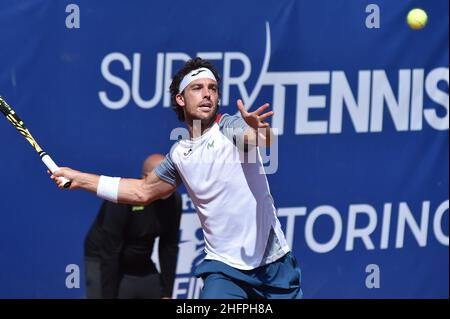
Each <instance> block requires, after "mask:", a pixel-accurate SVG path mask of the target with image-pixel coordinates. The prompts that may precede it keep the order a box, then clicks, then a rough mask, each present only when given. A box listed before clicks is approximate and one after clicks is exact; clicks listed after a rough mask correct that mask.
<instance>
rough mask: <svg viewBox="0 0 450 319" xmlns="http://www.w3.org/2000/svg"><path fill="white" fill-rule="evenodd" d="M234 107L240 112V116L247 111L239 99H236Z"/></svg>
mask: <svg viewBox="0 0 450 319" xmlns="http://www.w3.org/2000/svg"><path fill="white" fill-rule="evenodd" d="M236 105H237V107H238V109H239V111H240V112H241V114H242V115H244V114H246V113H247V110H246V109H245V106H244V103H242V100H241V99H238V100H237V102H236Z"/></svg>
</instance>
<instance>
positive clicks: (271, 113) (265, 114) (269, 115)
mask: <svg viewBox="0 0 450 319" xmlns="http://www.w3.org/2000/svg"><path fill="white" fill-rule="evenodd" d="M272 115H273V111H270V112H267V113H264V114H263V115H260V116H259V120H260V121H264V120H265V119H267V118H269V117H271V116H272Z"/></svg>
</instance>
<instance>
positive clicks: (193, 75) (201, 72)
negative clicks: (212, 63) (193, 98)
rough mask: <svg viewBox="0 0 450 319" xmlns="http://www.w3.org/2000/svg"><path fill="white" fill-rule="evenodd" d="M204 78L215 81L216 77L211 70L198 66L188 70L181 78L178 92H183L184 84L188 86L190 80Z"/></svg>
mask: <svg viewBox="0 0 450 319" xmlns="http://www.w3.org/2000/svg"><path fill="white" fill-rule="evenodd" d="M204 78H206V79H211V80H214V81H217V79H216V77H215V76H214V74H213V73H212V72H211V70H210V69H208V68H199V69H196V70H193V71H191V72H189V73H188V74H186V75H185V76H184V78H183V80H182V81H181V83H180V89H179V90H178V93H181V92H183V90H184V89H185V88H186V86H188V85H189V84H190V83H191V82H192V81H195V80H198V79H204Z"/></svg>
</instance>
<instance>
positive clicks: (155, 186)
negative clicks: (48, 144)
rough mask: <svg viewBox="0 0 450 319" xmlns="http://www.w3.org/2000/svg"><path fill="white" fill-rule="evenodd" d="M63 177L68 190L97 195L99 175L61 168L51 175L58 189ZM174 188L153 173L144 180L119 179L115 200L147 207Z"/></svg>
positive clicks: (61, 186)
mask: <svg viewBox="0 0 450 319" xmlns="http://www.w3.org/2000/svg"><path fill="white" fill-rule="evenodd" d="M60 176H63V177H65V178H67V179H70V180H71V181H72V184H71V186H70V189H83V190H86V191H89V192H92V193H94V194H97V188H98V184H99V181H100V176H99V175H94V174H88V173H83V172H80V171H76V170H73V169H71V168H68V167H61V168H60V169H59V170H58V171H57V172H55V173H53V175H52V176H51V179H52V180H54V181H55V183H56V184H57V185H58V187H59V188H61V189H63V185H62V183H61V182H60V181H59V179H58V177H60ZM175 189H176V186H175V185H172V184H170V183H168V182H166V181H164V180H162V179H160V178H159V177H158V176H157V175H156V174H155V173H154V172H151V173H150V174H148V175H147V176H146V177H145V179H131V178H121V179H120V183H119V190H118V193H117V200H118V202H119V203H121V204H131V205H148V204H150V203H151V202H153V201H155V200H157V199H160V198H162V197H165V196H167V195H169V194H170V193H172V192H173V191H175Z"/></svg>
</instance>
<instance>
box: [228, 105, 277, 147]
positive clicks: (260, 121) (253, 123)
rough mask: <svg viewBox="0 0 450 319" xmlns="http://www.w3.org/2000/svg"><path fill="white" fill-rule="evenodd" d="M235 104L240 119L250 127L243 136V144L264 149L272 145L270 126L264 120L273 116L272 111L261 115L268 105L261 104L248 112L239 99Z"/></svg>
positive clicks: (272, 136) (272, 138)
mask: <svg viewBox="0 0 450 319" xmlns="http://www.w3.org/2000/svg"><path fill="white" fill-rule="evenodd" d="M236 104H237V107H238V109H239V111H240V112H241V115H242V118H243V119H244V121H245V122H246V123H247V125H248V126H250V129H249V130H248V131H247V132H245V134H244V143H245V144H251V145H260V146H266V147H269V146H270V145H272V143H273V141H274V135H273V132H272V129H271V128H270V124H269V123H267V122H265V120H266V119H268V118H269V117H271V116H272V115H273V111H269V112H266V113H263V112H264V110H266V109H267V108H268V107H269V103H265V104H263V105H262V106H260V107H259V108H258V109H257V110H256V111H254V112H248V111H247V110H246V109H245V106H244V103H242V100H241V99H239V100H237V103H236Z"/></svg>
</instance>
